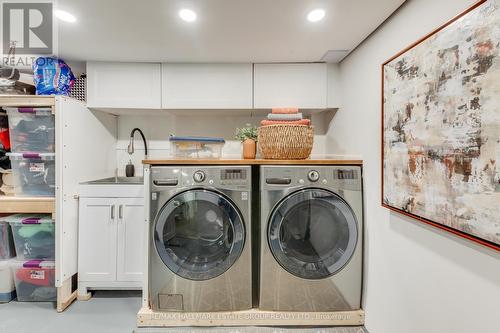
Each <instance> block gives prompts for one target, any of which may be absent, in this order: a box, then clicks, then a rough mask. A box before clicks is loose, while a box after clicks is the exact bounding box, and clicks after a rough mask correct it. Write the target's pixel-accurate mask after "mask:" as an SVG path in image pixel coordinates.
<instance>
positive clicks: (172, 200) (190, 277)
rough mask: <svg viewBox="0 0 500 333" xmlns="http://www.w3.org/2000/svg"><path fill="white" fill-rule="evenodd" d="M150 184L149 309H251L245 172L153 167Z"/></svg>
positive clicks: (219, 168) (247, 177) (248, 188)
mask: <svg viewBox="0 0 500 333" xmlns="http://www.w3.org/2000/svg"><path fill="white" fill-rule="evenodd" d="M150 182H151V183H150V188H151V193H150V200H151V201H150V207H151V212H150V221H151V226H150V234H149V235H150V236H149V296H150V302H151V304H150V305H151V308H152V309H153V310H154V311H186V312H209V311H233V310H245V309H250V308H251V307H252V273H251V267H252V262H251V261H252V260H251V244H250V242H251V241H250V240H251V235H250V233H251V224H250V223H251V222H250V221H251V219H250V218H251V216H250V214H251V202H250V200H251V184H252V182H251V169H250V167H246V166H237V167H236V166H227V167H226V166H203V167H191V166H179V167H173V166H152V167H151V176H150Z"/></svg>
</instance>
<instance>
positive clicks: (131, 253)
mask: <svg viewBox="0 0 500 333" xmlns="http://www.w3.org/2000/svg"><path fill="white" fill-rule="evenodd" d="M117 200H118V201H117V204H118V247H117V249H118V250H117V251H118V253H117V259H116V260H117V265H116V267H117V273H116V279H117V281H123V282H131V281H142V271H143V269H144V257H145V249H146V245H145V244H144V242H145V239H144V223H145V222H144V198H121V199H117Z"/></svg>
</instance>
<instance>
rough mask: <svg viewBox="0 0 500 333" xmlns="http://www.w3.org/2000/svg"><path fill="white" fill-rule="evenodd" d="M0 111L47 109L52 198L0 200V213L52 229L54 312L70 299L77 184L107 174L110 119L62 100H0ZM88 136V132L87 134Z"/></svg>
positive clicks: (111, 163)
mask: <svg viewBox="0 0 500 333" xmlns="http://www.w3.org/2000/svg"><path fill="white" fill-rule="evenodd" d="M0 106H2V107H3V106H10V107H19V106H23V107H51V108H52V112H53V113H54V115H55V127H56V131H55V132H56V135H55V136H56V149H55V154H56V181H55V182H56V191H55V196H54V197H52V198H40V197H33V198H31V197H0V203H1V205H0V213H51V214H52V215H53V217H54V220H55V224H56V239H55V243H56V249H55V251H56V256H55V257H56V258H55V262H56V281H55V286H56V287H57V311H58V312H62V311H64V309H66V308H67V307H68V306H69V305H70V304H71V302H73V300H74V299H75V298H76V285H75V283H74V282H73V281H74V279H73V277H74V276H75V274H77V260H78V259H77V236H78V194H77V193H78V192H77V186H78V184H79V182H81V181H85V180H90V179H97V178H104V177H106V176H108V175H111V174H113V172H114V170H115V168H116V160H115V159H110V158H109V155H110V152H111V151H114V149H115V143H116V119H115V117H114V116H112V115H109V114H95V113H93V112H91V111H89V110H88V109H87V107H86V105H85V104H84V103H82V102H80V101H77V100H74V99H71V98H67V97H62V96H18V95H13V96H6V95H4V96H0ZM89 131H92V133H89Z"/></svg>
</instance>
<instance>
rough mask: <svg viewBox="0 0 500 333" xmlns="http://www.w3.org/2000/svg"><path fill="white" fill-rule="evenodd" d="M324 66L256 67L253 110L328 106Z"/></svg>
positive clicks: (286, 65) (282, 65)
mask: <svg viewBox="0 0 500 333" xmlns="http://www.w3.org/2000/svg"><path fill="white" fill-rule="evenodd" d="M327 77H328V75H327V65H326V64H324V63H311V64H255V65H254V86H253V87H254V100H253V101H254V108H256V109H267V108H273V107H298V108H304V109H316V108H326V107H327V86H328V84H327V81H328V80H327Z"/></svg>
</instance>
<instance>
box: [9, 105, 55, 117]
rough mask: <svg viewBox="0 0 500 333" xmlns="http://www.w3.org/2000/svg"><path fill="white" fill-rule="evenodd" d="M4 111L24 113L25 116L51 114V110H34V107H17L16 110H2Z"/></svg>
mask: <svg viewBox="0 0 500 333" xmlns="http://www.w3.org/2000/svg"><path fill="white" fill-rule="evenodd" d="M3 109H4V110H6V111H7V113H9V112H17V113H26V114H48V115H51V114H52V108H34V107H29V106H26V107H22V106H20V107H17V108H3Z"/></svg>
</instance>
